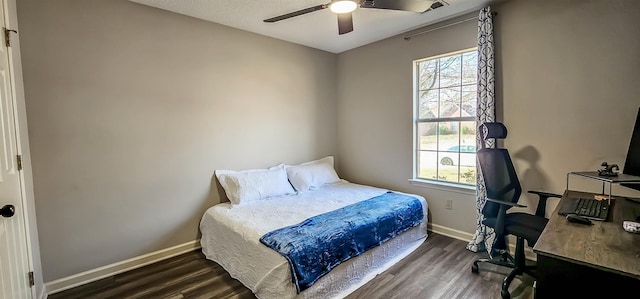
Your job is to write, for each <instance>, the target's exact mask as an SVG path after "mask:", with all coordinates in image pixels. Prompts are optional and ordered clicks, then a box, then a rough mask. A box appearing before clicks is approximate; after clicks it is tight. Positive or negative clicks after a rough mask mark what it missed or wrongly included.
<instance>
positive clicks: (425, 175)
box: [414, 49, 478, 186]
mask: <svg viewBox="0 0 640 299" xmlns="http://www.w3.org/2000/svg"><path fill="white" fill-rule="evenodd" d="M477 64H478V53H477V51H476V50H475V49H469V50H464V51H460V52H455V53H449V54H445V55H440V56H436V57H430V58H426V59H421V60H416V61H414V70H415V72H414V76H415V78H414V89H415V94H414V105H415V106H414V107H415V112H414V114H415V115H414V135H415V145H414V152H415V157H414V161H415V162H414V165H415V166H414V167H415V170H414V178H415V179H423V180H431V181H438V182H447V183H454V184H462V185H471V186H475V182H476V128H477V126H476V101H477V84H476V81H477Z"/></svg>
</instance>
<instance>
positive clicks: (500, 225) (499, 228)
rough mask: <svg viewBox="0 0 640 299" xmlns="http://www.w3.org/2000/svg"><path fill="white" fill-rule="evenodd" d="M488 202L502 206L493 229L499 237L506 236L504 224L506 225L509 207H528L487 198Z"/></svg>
mask: <svg viewBox="0 0 640 299" xmlns="http://www.w3.org/2000/svg"><path fill="white" fill-rule="evenodd" d="M487 201H490V202H495V203H497V204H499V205H500V209H499V211H498V216H497V217H496V226H495V227H494V228H493V230H494V231H495V233H496V234H497V235H504V224H505V223H504V222H505V219H506V217H507V207H520V208H525V207H526V206H524V205H521V204H518V203H515V202H510V201H504V200H499V199H494V198H488V197H487Z"/></svg>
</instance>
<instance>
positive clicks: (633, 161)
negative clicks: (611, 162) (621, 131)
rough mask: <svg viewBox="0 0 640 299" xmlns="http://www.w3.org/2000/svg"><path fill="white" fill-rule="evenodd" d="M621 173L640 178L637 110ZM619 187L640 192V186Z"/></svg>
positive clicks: (638, 119) (639, 112)
mask: <svg viewBox="0 0 640 299" xmlns="http://www.w3.org/2000/svg"><path fill="white" fill-rule="evenodd" d="M622 173H624V174H629V175H635V176H640V109H638V116H636V123H635V125H634V127H633V133H632V134H631V142H630V143H629V149H628V150H627V159H626V160H625V161H624V168H623V169H622ZM620 185H622V186H625V187H627V188H631V189H635V190H638V191H640V184H620Z"/></svg>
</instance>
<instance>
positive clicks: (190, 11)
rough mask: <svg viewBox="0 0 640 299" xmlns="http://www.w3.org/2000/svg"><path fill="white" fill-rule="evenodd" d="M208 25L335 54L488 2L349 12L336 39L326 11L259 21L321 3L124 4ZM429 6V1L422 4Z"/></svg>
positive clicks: (218, 0) (187, 0) (180, 0)
mask: <svg viewBox="0 0 640 299" xmlns="http://www.w3.org/2000/svg"><path fill="white" fill-rule="evenodd" d="M130 1H132V2H137V3H140V4H144V5H148V6H152V7H157V8H160V9H164V10H168V11H172V12H176V13H179V14H184V15H187V16H192V17H195V18H199V19H203V20H207V21H211V22H214V23H218V24H222V25H226V26H230V27H234V28H238V29H242V30H246V31H250V32H254V33H258V34H261V35H266V36H270V37H273V38H277V39H281V40H285V41H289V42H292V43H296V44H301V45H305V46H309V47H312V48H317V49H321V50H324V51H328V52H333V53H340V52H343V51H346V50H349V49H353V48H356V47H359V46H362V45H366V44H369V43H372V42H375V41H378V40H381V39H384V38H387V37H391V36H394V35H397V34H400V33H403V32H406V31H409V30H412V29H416V28H419V27H422V26H426V25H429V24H433V23H436V22H439V21H443V20H446V19H449V18H452V17H456V16H459V15H462V14H465V13H470V12H472V11H476V10H479V9H480V8H481V7H483V6H485V5H487V3H488V2H490V0H444V1H445V2H447V3H448V4H449V5H445V6H443V7H440V8H438V9H435V10H431V11H428V12H425V13H422V14H420V13H415V12H406V11H395V10H387V9H374V8H359V9H357V10H356V11H354V12H353V28H354V29H353V31H352V32H350V33H347V34H343V35H338V21H337V19H336V15H335V14H333V13H332V12H331V11H330V10H329V9H323V10H320V11H316V12H312V13H308V14H305V15H301V16H297V17H293V18H290V19H286V20H282V21H279V22H275V23H265V22H263V20H264V19H268V18H271V17H275V16H279V15H282V14H285V13H289V12H293V11H297V10H300V9H304V8H308V7H312V6H316V5H319V4H326V3H328V2H329V1H330V0H130ZM423 1H427V2H432V0H423Z"/></svg>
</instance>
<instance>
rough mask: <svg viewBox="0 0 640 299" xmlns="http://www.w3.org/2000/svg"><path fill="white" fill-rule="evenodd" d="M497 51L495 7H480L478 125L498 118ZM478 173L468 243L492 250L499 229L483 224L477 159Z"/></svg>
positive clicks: (477, 248) (482, 190)
mask: <svg viewBox="0 0 640 299" xmlns="http://www.w3.org/2000/svg"><path fill="white" fill-rule="evenodd" d="M493 52H494V51H493V16H492V14H491V8H490V7H485V8H483V9H482V10H480V14H479V16H478V110H477V111H476V121H477V125H478V127H480V125H482V124H483V123H485V122H494V121H495V119H496V105H495V93H494V90H495V87H494V83H495V79H494V66H495V65H494V56H493ZM481 142H482V140H480V134H479V131H478V133H477V134H476V143H477V148H481ZM487 147H491V148H492V147H495V144H494V143H493V140H491V142H490V143H488V144H487ZM476 173H477V179H476V210H477V213H476V214H477V224H476V233H475V235H474V236H473V239H471V241H470V242H469V244H467V249H468V250H470V251H473V252H479V251H482V250H487V251H488V252H489V254H491V247H492V246H493V242H494V241H495V233H494V232H493V229H492V228H490V227H487V226H485V225H483V224H482V220H483V216H482V208H483V207H484V203H485V201H486V199H485V198H486V196H487V190H486V188H485V186H484V179H483V178H482V172H480V168H479V166H478V164H477V163H476Z"/></svg>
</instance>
